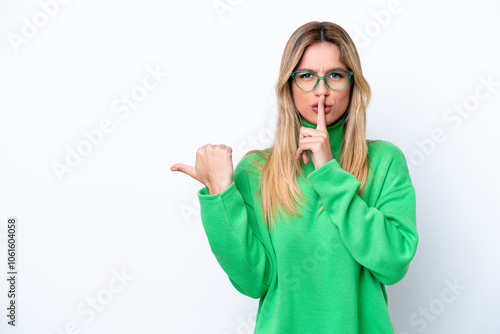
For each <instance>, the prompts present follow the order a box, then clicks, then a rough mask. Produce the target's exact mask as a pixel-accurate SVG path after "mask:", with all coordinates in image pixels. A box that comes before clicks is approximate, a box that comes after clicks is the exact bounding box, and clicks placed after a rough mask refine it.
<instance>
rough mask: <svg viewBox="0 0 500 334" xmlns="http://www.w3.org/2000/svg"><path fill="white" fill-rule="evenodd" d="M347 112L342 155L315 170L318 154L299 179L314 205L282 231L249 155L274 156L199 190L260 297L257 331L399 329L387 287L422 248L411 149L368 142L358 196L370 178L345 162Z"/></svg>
mask: <svg viewBox="0 0 500 334" xmlns="http://www.w3.org/2000/svg"><path fill="white" fill-rule="evenodd" d="M344 117H345V115H344V116H342V117H341V118H340V119H339V120H337V121H336V122H334V123H333V124H331V125H329V126H327V130H328V134H329V139H330V146H331V149H332V154H333V157H334V159H332V160H330V161H328V162H327V163H326V164H324V165H322V166H321V167H319V168H318V169H315V167H314V165H313V161H312V159H311V158H310V153H309V152H308V154H309V158H310V160H309V163H308V164H305V165H304V173H305V175H306V176H307V177H306V181H307V182H306V181H304V180H303V179H302V178H300V177H298V182H299V185H300V187H301V189H302V191H303V193H304V195H305V197H306V198H307V199H308V201H309V202H310V203H311V205H307V204H306V207H307V209H303V208H302V207H300V208H301V216H300V217H299V218H296V219H291V220H288V221H279V223H278V224H277V225H275V226H274V229H273V231H272V233H269V232H268V230H267V228H266V226H265V224H264V221H263V216H262V207H261V204H260V196H258V197H257V198H255V196H256V193H257V188H258V186H259V179H260V176H259V175H260V174H259V173H258V170H257V168H255V167H252V162H251V161H250V159H249V158H252V159H253V160H256V161H259V163H262V164H263V163H264V160H263V159H265V158H262V157H260V156H259V155H258V154H257V153H251V154H250V155H247V156H245V157H243V159H241V161H240V162H239V163H238V164H237V166H236V168H235V172H234V176H233V182H232V183H231V185H230V186H229V187H228V188H227V189H225V190H224V191H223V192H221V193H217V194H212V195H210V193H209V191H208V188H207V187H204V188H202V189H200V190H199V191H198V198H199V200H200V208H201V219H202V223H203V227H204V229H205V232H206V235H207V238H208V241H209V244H210V248H211V250H212V252H213V254H214V255H215V257H216V259H217V261H218V263H219V264H220V266H221V267H222V269H223V270H224V271H225V272H226V274H227V275H228V278H229V280H230V282H231V284H232V285H233V286H234V287H235V288H236V289H237V290H238V291H239V292H241V293H242V294H244V295H246V296H249V297H252V298H260V301H259V307H258V313H257V319H256V324H255V332H254V333H258V334H294V333H297V334H299V333H300V334H309V333H310V334H327V333H328V334H330V333H331V334H333V333H338V334H355V333H363V334H378V333H380V334H388V333H394V329H393V326H392V323H391V319H390V316H389V311H388V307H387V294H386V290H385V285H391V284H395V283H397V282H399V281H400V280H401V279H402V278H403V277H404V276H405V274H406V272H407V271H408V268H409V265H410V261H411V260H412V259H413V257H414V255H415V252H416V249H417V244H418V235H417V230H416V213H415V189H414V188H413V186H412V182H411V179H410V175H409V172H408V167H407V164H406V159H405V156H404V154H403V153H402V151H401V150H400V149H399V148H398V147H397V146H395V145H394V144H391V143H390V142H387V141H380V140H379V141H367V145H368V157H369V164H370V172H369V176H368V180H367V183H366V185H365V191H364V192H363V194H362V196H361V197H360V196H358V194H357V191H358V189H359V187H360V182H359V181H358V180H357V179H356V178H355V177H354V176H353V175H352V174H350V173H349V172H347V171H345V170H343V169H342V168H341V167H340V165H339V163H338V161H337V160H336V158H337V154H338V152H339V151H340V145H341V143H342V138H343V121H344ZM302 125H303V126H306V127H312V128H316V126H315V125H313V124H310V123H308V122H306V121H305V120H304V119H302ZM269 150H270V149H267V151H269ZM247 170H250V171H255V173H253V172H252V173H248V172H247ZM323 206H324V208H322V207H323Z"/></svg>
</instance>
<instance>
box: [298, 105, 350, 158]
mask: <svg viewBox="0 0 500 334" xmlns="http://www.w3.org/2000/svg"><path fill="white" fill-rule="evenodd" d="M345 116H346V113H345V112H344V114H343V115H342V116H340V118H339V119H337V120H336V121H335V122H333V123H332V124H330V125H327V126H326V130H327V132H328V137H329V140H330V148H331V149H332V155H333V158H334V159H337V157H338V154H339V152H340V146H341V145H342V140H343V139H344V123H345ZM301 121H302V125H303V126H305V127H308V128H314V129H316V125H314V124H311V123H309V122H307V121H306V120H305V119H304V118H301Z"/></svg>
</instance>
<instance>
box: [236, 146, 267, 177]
mask: <svg viewBox="0 0 500 334" xmlns="http://www.w3.org/2000/svg"><path fill="white" fill-rule="evenodd" d="M270 152H271V148H266V149H263V150H251V151H249V152H247V153H246V154H245V155H244V156H243V158H241V160H240V161H239V162H238V164H237V165H236V170H242V169H244V170H248V171H255V172H256V171H258V170H260V168H259V166H264V164H265V162H266V160H267V157H268V155H269V153H270Z"/></svg>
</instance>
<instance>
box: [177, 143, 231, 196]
mask: <svg viewBox="0 0 500 334" xmlns="http://www.w3.org/2000/svg"><path fill="white" fill-rule="evenodd" d="M170 170H171V171H181V172H183V173H185V174H187V175H189V176H191V177H192V178H194V179H196V180H198V181H200V182H201V183H203V184H204V185H205V186H206V187H207V188H208V191H209V192H210V195H213V194H217V193H221V192H223V191H224V190H225V189H227V188H228V187H229V186H230V185H231V183H232V182H233V159H232V149H231V147H229V146H226V145H224V144H221V145H210V144H207V145H205V146H202V147H200V148H199V149H198V150H197V151H196V163H195V166H194V167H192V166H188V165H185V164H182V163H177V164H175V165H172V167H170Z"/></svg>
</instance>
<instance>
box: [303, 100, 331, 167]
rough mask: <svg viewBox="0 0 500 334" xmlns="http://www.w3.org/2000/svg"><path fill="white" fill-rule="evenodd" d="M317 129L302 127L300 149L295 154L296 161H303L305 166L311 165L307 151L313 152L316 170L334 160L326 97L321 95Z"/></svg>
mask: <svg viewBox="0 0 500 334" xmlns="http://www.w3.org/2000/svg"><path fill="white" fill-rule="evenodd" d="M316 124H317V125H316V129H313V128H308V127H305V126H301V127H300V137H299V148H298V149H297V152H296V154H295V159H298V158H300V156H301V155H302V159H303V160H304V163H305V164H308V163H309V156H308V155H307V150H311V159H312V161H313V164H314V167H315V169H318V168H319V167H321V166H323V165H324V164H326V163H327V162H328V161H330V160H332V159H333V155H332V149H331V147H330V139H329V136H328V131H327V130H326V119H325V96H324V95H321V96H320V97H319V101H318V119H317V122H316Z"/></svg>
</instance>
